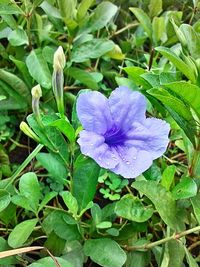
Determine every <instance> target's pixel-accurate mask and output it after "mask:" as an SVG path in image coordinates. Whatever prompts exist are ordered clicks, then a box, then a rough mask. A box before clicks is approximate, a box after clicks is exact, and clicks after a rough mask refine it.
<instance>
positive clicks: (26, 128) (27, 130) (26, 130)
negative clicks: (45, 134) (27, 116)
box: [19, 121, 40, 143]
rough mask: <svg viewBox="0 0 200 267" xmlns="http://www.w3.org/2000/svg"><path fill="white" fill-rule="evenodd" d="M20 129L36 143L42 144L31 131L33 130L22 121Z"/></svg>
mask: <svg viewBox="0 0 200 267" xmlns="http://www.w3.org/2000/svg"><path fill="white" fill-rule="evenodd" d="M19 128H20V130H21V131H22V132H23V133H24V134H26V135H27V136H29V137H30V138H32V139H33V140H35V141H36V142H38V143H40V139H39V137H38V136H37V135H36V134H35V133H34V132H33V131H32V130H31V128H30V127H29V126H28V124H27V123H26V122H24V121H22V122H21V123H20V125H19Z"/></svg>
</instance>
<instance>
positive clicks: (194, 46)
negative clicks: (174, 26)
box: [179, 24, 200, 59]
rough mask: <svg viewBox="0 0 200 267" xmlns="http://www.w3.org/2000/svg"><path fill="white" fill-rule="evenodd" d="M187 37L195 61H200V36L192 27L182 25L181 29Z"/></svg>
mask: <svg viewBox="0 0 200 267" xmlns="http://www.w3.org/2000/svg"><path fill="white" fill-rule="evenodd" d="M179 29H180V30H181V31H182V33H183V34H184V36H185V39H186V40H187V47H188V50H189V52H190V54H191V56H192V57H193V58H194V59H198V58H199V57H200V46H199V42H200V36H199V33H197V32H196V31H195V30H194V28H193V27H192V26H191V25H188V24H182V25H181V26H180V28H179Z"/></svg>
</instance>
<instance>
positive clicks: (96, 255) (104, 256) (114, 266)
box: [84, 238, 126, 267]
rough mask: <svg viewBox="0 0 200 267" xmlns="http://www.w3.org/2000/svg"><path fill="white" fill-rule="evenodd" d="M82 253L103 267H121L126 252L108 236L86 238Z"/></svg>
mask: <svg viewBox="0 0 200 267" xmlns="http://www.w3.org/2000/svg"><path fill="white" fill-rule="evenodd" d="M84 253H85V255H86V256H89V257H90V258H91V259H92V261H94V262H95V263H97V264H99V265H100V266H103V267H122V266H123V265H124V263H125V261H126V253H125V252H124V251H123V250H122V249H121V248H120V246H119V245H118V244H117V242H115V241H114V240H111V239H108V238H99V239H90V240H87V241H86V242H85V244H84Z"/></svg>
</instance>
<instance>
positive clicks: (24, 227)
mask: <svg viewBox="0 0 200 267" xmlns="http://www.w3.org/2000/svg"><path fill="white" fill-rule="evenodd" d="M37 222H38V219H31V220H26V221H23V222H21V223H19V224H18V225H17V226H15V228H14V229H13V231H12V232H11V233H10V235H9V237H8V245H9V246H11V247H12V248H17V247H20V246H22V245H23V244H24V243H25V242H26V241H27V239H28V238H29V236H30V235H31V233H32V232H33V229H34V227H35V226H36V224H37Z"/></svg>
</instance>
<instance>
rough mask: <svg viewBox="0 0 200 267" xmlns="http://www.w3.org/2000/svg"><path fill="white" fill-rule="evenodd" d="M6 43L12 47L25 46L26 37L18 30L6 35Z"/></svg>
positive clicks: (21, 30)
mask: <svg viewBox="0 0 200 267" xmlns="http://www.w3.org/2000/svg"><path fill="white" fill-rule="evenodd" d="M8 41H9V42H10V44H11V45H13V46H20V45H25V44H28V36H27V34H26V32H25V31H24V30H23V29H21V28H18V29H16V30H14V31H12V32H11V33H10V34H9V35H8Z"/></svg>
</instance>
